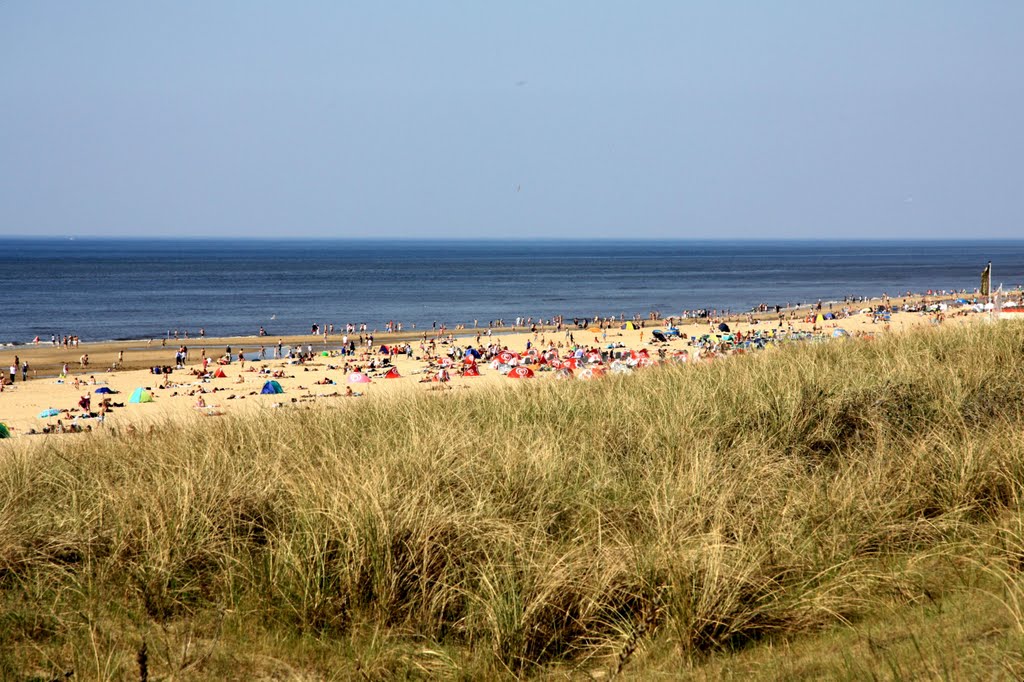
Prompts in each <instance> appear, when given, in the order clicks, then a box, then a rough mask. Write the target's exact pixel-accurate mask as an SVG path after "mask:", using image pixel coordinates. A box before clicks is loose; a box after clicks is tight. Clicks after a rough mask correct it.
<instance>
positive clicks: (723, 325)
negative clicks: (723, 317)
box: [718, 322, 730, 332]
mask: <svg viewBox="0 0 1024 682" xmlns="http://www.w3.org/2000/svg"><path fill="white" fill-rule="evenodd" d="M718 331H720V332H727V331H730V330H729V325H727V324H726V323H725V322H719V323H718Z"/></svg>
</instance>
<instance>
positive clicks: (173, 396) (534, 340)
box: [0, 298, 986, 437]
mask: <svg viewBox="0 0 1024 682" xmlns="http://www.w3.org/2000/svg"><path fill="white" fill-rule="evenodd" d="M908 300H910V299H903V298H901V299H890V302H891V303H892V305H893V306H894V307H896V306H897V305H899V306H902V305H903V302H904V301H908ZM931 300H933V301H934V299H931ZM914 302H915V304H916V303H917V299H916V298H915V299H914ZM880 304H881V299H872V300H868V301H858V302H856V303H855V304H852V305H849V304H847V305H844V306H843V307H844V308H850V311H851V312H850V315H849V316H848V317H845V318H837V319H833V320H828V321H824V320H817V319H816V318H817V315H816V314H812V310H813V308H811V307H803V308H799V309H791V310H789V311H785V310H784V311H783V314H782V317H783V318H785V319H784V320H782V321H781V322H780V319H779V315H778V314H776V313H775V312H774V311H772V312H762V313H747V314H743V315H733V316H730V317H729V318H722V319H721V320H720V319H718V318H688V319H683V320H678V319H675V318H673V319H675V323H676V324H677V325H678V326H679V329H680V331H681V332H682V333H681V335H680V338H678V339H672V340H669V341H666V342H656V341H655V340H654V339H653V338H652V334H651V333H650V332H651V330H653V329H658V328H661V329H665V328H667V327H668V320H667V319H661V320H649V319H648V320H641V321H639V322H638V323H637V324H636V326H635V328H626V327H627V325H626V324H625V322H629V321H630V320H626V321H623V322H620V321H619V320H616V321H615V322H614V323H611V322H609V321H605V322H604V323H603V324H602V328H595V327H591V326H587V327H583V328H580V327H577V326H575V325H571V324H570V325H569V326H568V327H563V329H562V330H561V331H556V330H555V329H554V328H553V327H545V328H538V329H537V331H536V332H531V331H530V330H529V329H523V328H521V327H517V328H515V329H514V330H513V328H512V327H497V328H492V329H491V335H490V336H487V329H486V328H483V329H479V328H478V329H458V330H446V331H445V334H444V337H441V335H440V334H439V333H433V334H432V333H431V330H415V331H413V330H403V331H402V332H390V333H377V334H376V335H374V340H373V346H372V347H368V346H367V345H366V344H365V342H364V343H363V344H362V345H360V346H358V347H357V350H356V353H355V355H354V356H347V357H345V356H342V355H340V354H339V352H338V348H339V347H340V345H341V339H342V335H341V334H336V335H334V336H328V338H327V342H326V343H324V337H323V336H319V335H318V336H315V337H314V336H313V335H311V334H301V335H289V336H269V335H268V336H264V337H260V336H247V337H206V338H201V339H189V340H188V343H187V345H188V347H189V357H188V360H187V361H186V363H185V364H184V367H183V368H176V369H174V370H172V372H171V373H170V374H167V375H162V374H161V375H157V374H154V373H153V368H154V367H166V366H170V367H175V362H174V356H175V354H176V352H177V350H178V344H177V343H175V342H174V340H173V339H172V340H170V341H169V342H167V343H166V345H163V344H146V346H144V347H141V348H140V347H139V346H138V345H136V344H130V343H128V342H83V343H81V344H80V345H79V346H78V347H77V348H67V349H65V348H63V347H53V346H49V345H43V344H42V343H40V344H39V345H38V346H35V345H33V346H27V347H17V348H7V349H5V350H7V351H8V354H9V356H8V357H4V358H2V361H0V369H2V370H3V371H4V374H5V375H6V374H7V372H8V365H9V363H10V362H11V361H12V359H13V357H14V356H15V355H18V356H19V360H27V361H28V362H29V365H30V368H31V370H32V376H30V378H29V380H28V381H22V380H21V379H22V377H21V373H20V368H19V371H18V374H17V376H16V380H15V382H14V384H13V386H12V385H8V386H7V387H6V389H5V390H4V391H3V392H2V393H0V422H2V423H5V424H6V425H7V426H8V427H9V428H11V430H12V433H13V434H14V435H15V436H18V437H21V436H22V435H25V434H30V433H31V432H32V431H33V430H36V431H38V429H40V428H42V427H43V426H44V425H45V426H48V427H54V426H55V424H54V423H53V421H52V419H51V420H46V419H43V418H41V415H42V414H43V411H45V410H48V409H53V410H58V411H60V415H56V416H58V417H63V418H65V419H69V420H70V419H75V418H76V417H78V418H81V417H82V416H83V414H84V412H83V411H82V410H81V409H80V408H79V407H76V405H77V404H78V401H80V400H81V399H82V398H83V397H84V396H85V395H89V396H90V397H91V398H92V399H93V400H94V402H93V403H92V404H93V406H95V405H96V404H97V403H99V402H100V400H101V397H100V396H95V395H94V393H95V391H96V389H98V388H100V387H102V386H107V387H108V388H110V389H111V390H113V391H115V393H114V394H112V396H111V398H112V399H113V401H114V403H113V404H114V405H115V406H116V405H117V403H119V402H124V403H127V402H128V396H129V394H130V393H131V392H132V391H134V390H135V389H137V388H145V389H146V390H148V391H150V392H151V393H152V395H153V397H154V398H155V402H154V403H148V404H126V405H125V406H124V407H117V408H116V409H115V411H113V412H111V413H110V414H109V415H106V419H105V420H104V421H103V427H100V426H99V423H98V422H97V421H96V419H95V417H94V418H93V419H91V420H90V419H81V421H82V423H85V424H87V425H89V426H90V427H91V426H97V428H104V427H107V428H109V427H116V428H121V427H124V428H136V427H137V426H141V425H143V424H146V423H153V420H154V419H156V420H171V421H172V422H173V423H178V424H183V425H186V424H187V423H188V422H189V420H190V419H197V418H203V417H207V416H220V415H223V414H246V413H253V412H256V411H260V410H264V409H271V408H273V407H281V406H283V405H284V404H295V403H314V402H322V400H324V399H333V398H335V397H346V396H345V392H346V389H348V388H355V389H356V390H357V391H358V392H359V393H362V394H363V399H371V400H375V399H387V397H388V396H392V395H395V394H397V393H398V392H403V391H416V390H439V389H444V388H455V389H461V388H470V387H471V386H472V387H474V388H475V387H480V386H508V385H511V384H512V383H518V382H508V381H507V380H506V379H507V377H506V376H505V375H504V374H503V373H502V372H500V371H498V370H496V369H495V368H493V367H491V366H489V365H488V364H487V362H488V360H487V359H482V360H481V361H480V376H478V377H474V378H470V377H462V376H458V375H457V373H456V372H455V371H454V370H455V366H457V365H458V364H459V362H458V360H461V356H458V355H457V356H456V358H457V359H456V362H455V363H453V365H454V366H453V367H452V370H453V371H452V374H453V377H452V380H451V381H450V382H449V383H447V384H438V383H434V382H432V381H431V378H432V377H433V376H434V373H435V372H437V370H438V365H437V360H438V359H439V358H440V357H441V356H442V354H443V353H444V352H446V351H447V350H449V349H450V348H451V347H450V346H447V345H446V344H447V341H448V339H449V336H450V337H453V338H454V344H453V345H454V346H460V347H461V346H473V347H475V348H481V347H487V346H490V347H491V348H507V349H509V350H511V351H513V352H516V353H525V352H526V350H527V349H528V348H530V347H532V348H534V349H543V350H545V351H548V350H549V349H550V350H555V351H556V352H557V353H559V356H560V357H561V358H567V357H568V355H569V353H570V352H571V348H570V347H572V348H581V349H585V350H586V351H587V352H591V351H593V350H602V351H606V353H607V354H608V355H609V356H610V355H611V351H610V350H609V349H611V348H613V347H614V348H617V349H622V350H624V351H626V352H629V351H632V352H633V353H642V352H643V351H645V350H646V351H649V352H650V353H652V354H655V355H653V357H654V358H655V362H657V361H658V360H657V355H656V354H661V358H662V359H663V360H665V361H668V359H667V354H668V353H672V354H673V356H677V355H681V354H682V352H683V351H687V352H692V353H693V354H694V357H696V356H697V354H698V351H699V346H700V344H699V343H698V344H697V345H696V346H695V345H694V344H693V343H692V339H695V338H700V337H702V335H704V334H708V333H716V329H717V325H718V324H719V323H721V322H725V323H726V324H728V325H729V326H730V328H731V330H732V331H733V332H739V333H740V334H742V335H746V336H747V337H748V338H749V337H751V336H752V335H763V336H764V337H765V338H771V339H772V341H771V342H770V343H768V344H767V346H768V347H769V348H770V347H773V346H774V345H776V343H785V342H795V341H794V339H800V340H808V339H814V340H826V339H830V338H832V336H835V335H837V334H842V335H847V336H867V337H873V336H875V335H877V334H883V333H887V332H892V333H898V332H903V331H908V330H910V329H913V328H918V327H921V326H927V325H932V324H939V323H940V322H941V321H942V318H941V317H939V316H937V315H935V314H929V313H925V312H894V313H892V314H891V320H890V321H886V322H882V321H880V320H879V319H878V318H876V317H875V316H874V315H871V314H864V313H861V312H860V311H861V310H864V309H867V308H872V309H874V308H876V307H877V306H878V305H880ZM834 305H835V304H833V306H834ZM814 307H815V308H816V305H815V306H814ZM821 312H822V313H828V305H827V304H826V302H824V301H822V310H821ZM949 312H950V314H949V320H948V323H950V324H967V323H973V322H975V321H979V320H981V319H983V318H984V317H986V315H985V314H984V313H977V312H974V311H973V308H971V307H964V308H962V309H959V310H954V309H952V308H951V309H950V311H949ZM570 322H571V321H570ZM629 326H632V325H629ZM836 330H843V331H842V332H837V331H836ZM776 334H778V339H779V340H778V341H776V340H775V338H776ZM478 335H479V336H480V343H479V344H477V343H476V341H477V336H478ZM424 337H426V339H427V340H426V341H424ZM352 339H354V340H356V341H357V343H358V340H359V334H358V333H357V334H354V335H353V336H352ZM261 340H262V341H263V342H264V343H263V344H260V343H259V341H261ZM279 340H280V342H281V344H282V346H284V347H285V348H293V347H296V346H298V347H299V348H300V349H301V351H305V352H308V351H310V350H311V351H312V356H313V357H311V358H309V359H308V360H307V361H305V362H302V363H299V362H297V361H296V360H295V359H288V358H274V357H270V354H271V349H272V348H273V347H274V346H276V345H277V342H278V341H279ZM180 341H181V342H185V339H180ZM196 341H198V342H199V343H198V344H195V345H193V344H194V342H196ZM467 342H468V343H467ZM399 344H401V345H403V346H404V345H405V344H408V345H409V347H410V350H412V353H411V354H410V355H406V354H405V353H403V354H401V355H397V354H396V355H388V356H384V355H383V354H381V353H380V352H379V351H380V346H381V345H387V346H395V345H399ZM260 345H263V346H264V347H265V348H266V349H267V350H268V357H267V358H266V359H265V360H253V359H250V357H251V354H252V353H254V352H256V349H257V348H258V347H259V346H260ZM228 346H230V347H231V352H232V358H231V362H230V363H229V364H226V365H224V366H223V369H224V370H225V372H226V374H227V378H224V379H216V380H210V379H203V378H202V377H200V376H197V373H198V371H199V370H198V368H199V367H201V364H200V363H201V358H202V357H203V354H208V355H209V357H210V359H211V361H212V362H211V367H212V366H213V365H214V364H216V363H215V361H216V359H217V358H219V357H221V356H222V355H223V353H224V352H225V351H226V349H227V347H228ZM132 348H134V349H135V350H131V349H132ZM758 348H761V346H759V347H758ZM243 349H244V350H245V351H246V353H247V357H246V361H245V363H244V365H241V364H239V362H238V361H237V353H238V352H240V351H242V350H243ZM754 350H755V349H754V348H750V349H749V352H753V351H754ZM121 351H124V363H123V366H122V367H120V368H118V369H113V368H112V367H111V365H112V364H113V363H114V362H115V361H116V358H117V355H118V353H119V352H121ZM210 351H212V352H210ZM737 352H739V353H742V352H743V350H735V349H730V348H725V349H724V350H723V351H722V352H721V353H716V354H714V355H712V356H711V357H709V358H706V359H707V360H710V359H711V358H712V357H714V356H715V355H721V356H728V355H731V354H734V353H737ZM324 353H326V354H327V355H326V357H325V356H324V355H323V354H324ZM700 353H701V356H702V357H703V355H704V352H703V351H700ZM80 354H88V355H89V358H90V366H89V367H86V368H82V367H81V366H80V365H79V363H78V361H77V357H78V356H79V355H80ZM384 357H386V358H387V360H388V362H389V364H388V365H387V367H391V366H394V367H395V368H396V369H397V370H398V372H399V373H400V375H401V377H400V378H399V379H398V380H395V381H382V380H380V379H381V378H382V376H383V372H382V371H380V368H378V370H377V371H376V372H374V370H372V369H369V368H367V365H368V363H369V362H370V361H371V360H376V361H381V360H382V359H383V358H384ZM72 360H74V362H71V361H72ZM610 361H611V358H610V357H609V358H608V362H609V363H610ZM65 362H67V363H68V365H69V374H68V376H67V377H66V378H65V379H66V380H64V381H61V380H60V379H59V378H57V375H58V374H59V370H60V368H61V365H62V364H63V363H65ZM356 367H358V368H360V369H361V370H363V371H365V372H366V373H367V374H369V375H370V377H371V381H370V383H366V384H351V383H349V380H347V374H348V371H349V370H352V369H355V368H356ZM536 369H540V368H536ZM545 369H546V368H545ZM271 373H273V374H274V377H273V378H274V379H276V380H278V381H279V382H280V383H281V384H282V387H283V389H284V391H285V394H284V395H283V396H282V395H262V394H261V393H260V390H261V388H262V386H263V384H264V382H265V381H266V380H268V379H270V378H271ZM555 374H556V372H544V371H543V370H542V369H541V370H540V373H538V374H537V380H541V381H546V380H549V379H550V378H552V377H553V376H554V375H555ZM199 396H202V397H203V398H204V399H205V400H199V399H198V397H199ZM227 401H231V402H227ZM343 402H344V401H343ZM197 403H198V404H197ZM200 407H201V408H202V409H199V408H200ZM94 411H95V410H93V412H94ZM77 421H78V419H76V422H77Z"/></svg>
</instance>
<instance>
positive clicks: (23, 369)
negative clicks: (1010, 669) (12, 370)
mask: <svg viewBox="0 0 1024 682" xmlns="http://www.w3.org/2000/svg"><path fill="white" fill-rule="evenodd" d="M21 380H22V381H23V382H24V381H28V360H22V362H21Z"/></svg>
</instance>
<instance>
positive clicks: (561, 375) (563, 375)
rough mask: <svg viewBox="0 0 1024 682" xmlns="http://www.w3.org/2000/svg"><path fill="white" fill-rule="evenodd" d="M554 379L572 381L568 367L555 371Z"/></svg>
mask: <svg viewBox="0 0 1024 682" xmlns="http://www.w3.org/2000/svg"><path fill="white" fill-rule="evenodd" d="M555 378H556V379H572V370H571V369H569V368H568V367H562V368H560V369H556V370H555Z"/></svg>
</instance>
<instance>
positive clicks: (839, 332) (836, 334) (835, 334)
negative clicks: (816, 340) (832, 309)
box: [832, 329, 850, 339]
mask: <svg viewBox="0 0 1024 682" xmlns="http://www.w3.org/2000/svg"><path fill="white" fill-rule="evenodd" d="M849 335H850V333H849V332H848V331H846V330H845V329H833V330H832V338H834V339H838V338H840V337H843V336H849Z"/></svg>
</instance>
